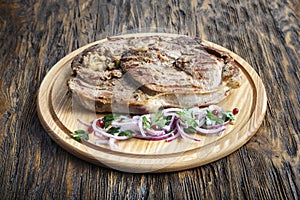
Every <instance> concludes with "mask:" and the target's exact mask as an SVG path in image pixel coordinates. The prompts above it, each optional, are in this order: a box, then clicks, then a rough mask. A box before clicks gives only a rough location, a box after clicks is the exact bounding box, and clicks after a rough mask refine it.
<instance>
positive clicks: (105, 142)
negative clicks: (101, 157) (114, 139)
mask: <svg viewBox="0 0 300 200" xmlns="http://www.w3.org/2000/svg"><path fill="white" fill-rule="evenodd" d="M107 143H108V139H106V140H105V139H97V140H96V141H95V144H107Z"/></svg>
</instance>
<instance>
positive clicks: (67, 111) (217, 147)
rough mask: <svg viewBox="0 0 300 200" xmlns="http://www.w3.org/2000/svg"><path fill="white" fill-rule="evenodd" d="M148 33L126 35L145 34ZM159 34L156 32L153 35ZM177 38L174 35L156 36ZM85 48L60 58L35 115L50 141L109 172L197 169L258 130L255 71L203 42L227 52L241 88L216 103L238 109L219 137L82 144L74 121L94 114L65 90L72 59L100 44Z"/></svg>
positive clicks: (261, 103) (259, 91) (263, 102)
mask: <svg viewBox="0 0 300 200" xmlns="http://www.w3.org/2000/svg"><path fill="white" fill-rule="evenodd" d="M151 34H154V33H149V34H144V33H143V34H130V35H125V36H124V35H123V37H130V36H136V37H139V36H145V35H151ZM156 35H158V34H156ZM159 35H168V36H173V37H176V36H178V35H174V34H164V33H159ZM103 41H105V40H100V41H97V42H94V43H91V44H88V45H86V46H84V47H82V48H80V49H78V50H76V51H74V52H72V53H70V54H69V55H67V56H66V57H64V58H63V59H61V60H60V61H59V62H58V63H57V64H56V65H54V66H53V68H52V69H51V70H50V71H49V73H48V74H47V75H46V77H45V79H44V80H43V82H42V85H41V87H40V90H39V93H38V104H37V106H38V115H39V118H40V120H41V123H42V125H43V127H44V128H45V130H46V131H47V132H48V133H49V135H50V137H51V138H52V139H53V140H54V141H55V142H57V143H58V144H59V145H60V146H61V147H63V148H64V149H66V150H67V151H68V152H70V153H72V154H74V155H75V156H77V157H79V158H82V159H84V160H86V161H88V162H91V163H94V164H97V165H101V166H105V167H109V168H112V169H116V170H120V171H125V172H133V173H148V172H170V171H179V170H184V169H189V168H194V167H198V166H201V165H204V164H207V163H210V162H213V161H215V160H217V159H220V158H222V157H225V156H227V155H228V154H230V153H232V152H234V151H235V150H237V149H238V148H240V147H241V146H242V145H244V144H245V143H246V142H247V141H248V140H249V139H250V138H251V137H252V136H253V135H254V134H255V133H256V131H257V129H258V128H259V126H260V125H261V123H262V120H263V118H264V115H265V112H266V106H267V97H266V91H265V87H264V85H263V83H262V81H261V79H260V77H259V76H258V75H257V73H256V72H255V70H254V69H253V68H252V67H251V66H250V65H249V64H248V63H247V62H246V61H244V60H243V59H242V58H241V57H239V56H238V55H236V54H234V53H233V52H231V51H229V50H227V49H225V48H223V47H221V46H218V45H216V44H213V43H211V42H208V41H204V42H205V43H206V44H207V45H210V46H212V47H214V48H217V49H220V50H223V51H227V52H229V53H230V55H231V56H232V57H233V58H234V59H235V60H236V61H237V62H238V63H239V65H240V69H241V71H242V75H243V81H242V85H241V87H240V88H238V89H235V90H233V91H232V92H231V94H230V95H229V96H228V97H227V98H226V99H225V100H224V101H222V102H221V103H219V105H220V106H221V107H223V108H224V109H226V110H232V109H233V108H235V107H238V108H239V110H240V112H239V114H238V115H237V116H236V120H235V123H234V124H233V125H228V126H227V128H226V131H225V132H224V133H222V135H210V136H202V135H197V137H198V138H200V139H201V141H200V142H196V141H191V140H186V139H183V138H180V139H176V140H174V141H172V142H166V141H146V140H139V139H130V140H127V141H120V142H118V146H119V147H118V149H110V148H109V147H108V146H107V145H94V144H92V143H86V142H85V143H81V142H78V141H75V140H74V139H72V138H71V137H70V133H72V132H74V131H75V130H78V129H83V128H84V127H83V126H82V125H81V124H80V123H79V122H78V119H81V120H83V121H87V122H88V121H92V120H93V119H95V118H97V117H99V115H97V114H96V113H93V112H91V111H88V110H85V109H83V108H82V107H81V106H80V105H79V104H77V102H76V101H75V100H73V98H72V95H71V94H70V93H69V92H68V89H67V85H66V83H67V80H68V79H69V78H70V76H71V74H72V70H71V62H72V59H73V58H74V57H75V56H76V55H78V54H79V53H80V52H82V51H83V50H85V49H86V48H88V47H90V46H92V45H94V44H97V43H101V42H103Z"/></svg>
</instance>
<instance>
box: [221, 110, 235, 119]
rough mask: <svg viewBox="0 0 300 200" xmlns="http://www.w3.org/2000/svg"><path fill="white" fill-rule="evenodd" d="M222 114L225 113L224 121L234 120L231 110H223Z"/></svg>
mask: <svg viewBox="0 0 300 200" xmlns="http://www.w3.org/2000/svg"><path fill="white" fill-rule="evenodd" d="M223 114H224V115H225V121H228V120H229V121H234V115H233V114H232V112H231V111H225V112H223Z"/></svg>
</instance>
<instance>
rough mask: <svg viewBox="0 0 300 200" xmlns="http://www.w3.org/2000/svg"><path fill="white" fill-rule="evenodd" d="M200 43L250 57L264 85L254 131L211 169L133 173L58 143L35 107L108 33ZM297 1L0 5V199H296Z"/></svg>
mask: <svg viewBox="0 0 300 200" xmlns="http://www.w3.org/2000/svg"><path fill="white" fill-rule="evenodd" d="M153 28H154V29H156V30H157V29H158V30H160V31H161V32H172V33H179V34H185V35H190V36H199V37H201V38H204V39H206V40H208V41H211V42H214V43H217V44H219V45H222V46H224V47H225V48H228V49H230V50H232V51H233V52H235V53H237V54H239V55H240V56H241V57H242V58H244V59H245V60H246V61H247V62H248V63H249V64H250V65H251V66H252V67H253V68H254V69H255V71H256V72H257V73H258V74H259V76H260V77H261V79H262V81H263V83H264V84H265V87H266V91H267V96H268V107H267V113H266V116H265V119H264V121H263V123H262V125H261V127H260V128H259V129H258V131H257V134H256V135H255V136H254V137H253V138H252V139H251V140H250V141H249V142H248V143H247V144H246V145H244V146H243V147H242V148H240V149H239V150H237V151H235V152H234V153H232V154H231V155H229V156H227V157H225V158H222V159H220V160H218V161H215V162H213V163H210V164H207V165H204V166H201V167H198V168H193V169H190V170H184V171H180V172H170V173H159V174H154V173H148V174H131V173H124V172H119V171H115V170H111V169H107V168H102V167H98V166H96V165H93V164H90V163H88V162H85V161H83V160H81V159H79V158H77V157H76V156H73V155H72V154H70V153H68V152H67V151H65V150H64V149H63V148H61V147H60V146H59V145H57V144H56V143H55V142H54V141H53V140H52V139H51V138H50V137H49V135H48V134H47V132H46V131H45V130H44V129H43V127H42V125H41V123H40V121H39V118H38V115H37V108H36V105H37V104H36V97H37V94H38V89H39V86H40V84H41V82H42V80H43V78H44V77H45V76H46V74H47V72H48V71H49V70H50V69H51V67H52V66H53V65H54V64H55V63H56V62H57V61H59V60H60V59H61V58H63V57H64V56H65V55H67V54H68V53H70V52H72V51H73V50H75V49H78V48H79V47H82V46H84V45H86V44H88V43H90V42H93V41H96V40H99V39H102V38H104V37H106V36H111V35H116V34H121V33H126V32H139V31H150V30H153ZM299 55H300V1H297V0H296V1H292V0H287V1H281V0H273V1H270V0H269V1H258V0H253V1H248V2H246V1H228V0H226V1H217V0H212V1H207V0H203V1H200V0H199V1H196V0H192V1H188V0H184V1H179V0H174V1H164V0H163V1H158V0H153V1H145V0H142V1H129V0H124V1H110V0H107V1H102V2H101V1H93V0H90V1H69V0H62V1H58V0H51V1H46V0H36V1H23V2H20V1H8V0H2V1H1V2H0V77H1V79H0V89H1V93H0V113H1V118H0V119H1V121H0V159H1V160H0V182H1V184H0V194H1V199H66V198H67V199H298V198H299V196H300V135H299V134H300V122H299V119H300V110H299V102H300V101H299V97H300V93H299V86H300V84H299V83H300V81H299V77H300V76H299V75H300V74H299V67H300V64H299V63H300V57H299Z"/></svg>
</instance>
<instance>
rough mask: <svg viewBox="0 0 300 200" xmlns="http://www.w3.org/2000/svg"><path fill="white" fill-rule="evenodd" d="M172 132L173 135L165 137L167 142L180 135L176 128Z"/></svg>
mask: <svg viewBox="0 0 300 200" xmlns="http://www.w3.org/2000/svg"><path fill="white" fill-rule="evenodd" d="M174 133H175V134H174V135H173V136H171V137H169V138H167V139H166V141H167V142H171V141H173V140H175V139H177V138H178V137H179V136H180V134H179V132H178V131H177V130H176V131H174Z"/></svg>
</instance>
